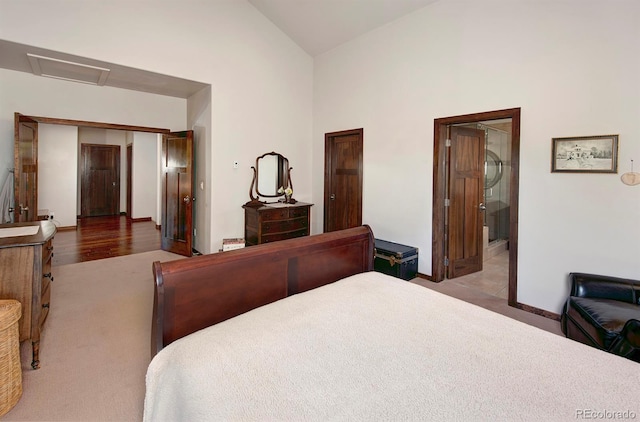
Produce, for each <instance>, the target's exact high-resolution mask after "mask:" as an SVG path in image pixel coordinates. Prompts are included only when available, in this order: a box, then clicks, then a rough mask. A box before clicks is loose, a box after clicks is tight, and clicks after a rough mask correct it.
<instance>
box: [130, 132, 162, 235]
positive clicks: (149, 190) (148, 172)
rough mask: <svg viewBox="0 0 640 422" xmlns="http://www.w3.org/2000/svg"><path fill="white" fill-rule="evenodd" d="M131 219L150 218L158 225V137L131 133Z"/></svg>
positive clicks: (150, 134) (149, 134) (151, 134)
mask: <svg viewBox="0 0 640 422" xmlns="http://www.w3.org/2000/svg"><path fill="white" fill-rule="evenodd" d="M132 153H133V160H132V163H131V164H132V169H131V176H132V177H131V190H132V192H134V193H135V194H134V195H133V198H132V199H131V202H132V204H131V218H147V217H151V219H152V220H153V221H155V222H156V224H160V218H159V215H158V211H157V205H158V167H159V165H160V161H159V160H158V159H157V158H158V135H157V134H155V133H143V132H133V151H132Z"/></svg>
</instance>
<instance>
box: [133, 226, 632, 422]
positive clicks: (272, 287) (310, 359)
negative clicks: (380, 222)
mask: <svg viewBox="0 0 640 422" xmlns="http://www.w3.org/2000/svg"><path fill="white" fill-rule="evenodd" d="M373 245H374V240H373V234H372V233H371V230H370V228H369V227H367V226H362V227H359V228H355V229H349V230H343V231H340V232H333V233H326V234H322V235H315V236H309V237H305V238H300V239H292V240H286V241H282V242H276V243H273V244H266V245H259V246H253V247H251V248H245V249H239V250H235V251H230V252H223V253H219V254H212V255H207V256H200V257H194V258H188V259H182V260H178V261H172V262H167V263H159V262H157V263H154V267H153V271H154V275H155V281H156V295H155V300H154V315H153V323H152V346H151V349H152V355H153V359H152V361H151V363H150V365H149V368H148V370H147V376H146V396H145V403H144V420H145V421H179V420H184V421H203V420H215V421H217V420H242V421H248V420H256V421H264V420H269V421H276V420H277V421H280V420H296V421H297V420H319V421H324V420H367V421H369V420H575V419H594V418H599V419H604V418H607V419H611V418H623V417H627V418H636V417H638V415H639V414H640V404H639V400H638V397H640V365H638V364H637V363H635V362H632V361H630V360H627V359H624V358H621V357H618V356H615V355H611V354H607V353H605V352H602V351H600V350H597V349H594V348H590V347H588V346H585V345H583V344H580V343H577V342H575V341H572V340H569V339H566V338H564V337H560V336H558V335H555V334H552V333H549V332H546V331H543V330H540V329H537V328H535V327H532V326H529V325H526V324H523V323H520V322H518V321H515V320H512V319H510V318H507V317H505V316H502V315H499V314H496V313H493V312H491V311H488V310H486V309H483V308H479V307H477V306H474V305H471V304H468V303H466V302H463V301H460V300H457V299H454V298H451V297H448V296H445V295H443V294H440V293H438V292H435V291H433V290H430V289H427V288H424V287H421V286H419V285H417V284H414V283H411V282H407V281H404V280H401V279H397V278H393V277H390V276H387V275H384V274H381V273H377V272H373V271H371V270H372V266H373V253H374V251H373V248H374V246H373Z"/></svg>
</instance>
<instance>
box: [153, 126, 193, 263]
mask: <svg viewBox="0 0 640 422" xmlns="http://www.w3.org/2000/svg"><path fill="white" fill-rule="evenodd" d="M194 200H195V198H193V131H192V130H187V131H184V132H174V133H169V134H166V135H163V137H162V218H161V220H162V222H161V224H162V226H161V228H162V236H161V238H162V241H161V243H162V249H163V250H165V251H168V252H173V253H176V254H180V255H184V256H191V253H192V242H193V211H192V210H193V205H192V204H193V201H194Z"/></svg>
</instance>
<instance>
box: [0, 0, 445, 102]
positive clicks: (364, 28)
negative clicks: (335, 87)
mask: <svg viewBox="0 0 640 422" xmlns="http://www.w3.org/2000/svg"><path fill="white" fill-rule="evenodd" d="M248 1H249V2H250V3H251V4H252V5H253V6H255V7H256V9H258V10H259V11H260V12H261V13H262V14H264V15H265V16H266V17H267V18H268V19H269V20H271V21H272V22H273V23H274V24H275V25H276V26H278V27H279V28H280V29H281V30H282V32H284V33H285V34H286V35H287V36H289V38H291V39H292V40H293V41H294V42H295V43H297V44H298V45H299V46H300V47H301V48H302V49H303V50H304V51H306V52H307V53H308V54H309V55H311V56H312V57H315V56H317V55H318V54H322V53H324V52H327V51H329V50H331V49H333V48H335V47H337V46H338V45H340V44H343V43H345V42H347V41H350V40H352V39H354V38H357V37H359V36H360V35H362V34H364V33H366V32H369V31H371V30H373V29H375V28H378V27H380V26H383V25H385V24H387V23H389V22H391V21H394V20H396V19H398V18H400V17H402V16H404V15H406V14H408V13H411V12H414V11H416V10H418V9H420V8H423V7H425V6H427V5H428V4H431V3H434V2H436V1H438V0H248ZM28 55H30V56H28ZM34 56H38V57H37V60H36V59H34ZM0 68H5V69H10V70H16V71H20V72H28V73H34V74H36V75H42V76H50V77H57V78H59V79H67V80H76V81H79V80H81V79H84V83H93V84H96V85H105V86H112V87H116V88H123V89H131V90H136V91H142V92H148V93H153V94H160V95H168V96H172V97H178V98H188V97H190V96H191V95H193V94H194V93H196V92H197V91H199V90H200V89H202V88H204V87H205V86H206V84H203V83H200V82H195V81H189V80H186V79H181V78H174V77H171V76H167V75H162V74H159V73H153V72H148V71H144V70H140V69H134V68H130V67H126V66H119V65H115V64H112V63H106V62H102V61H99V60H93V59H89V58H86V57H79V56H74V55H71V54H66V53H61V52H57V51H51V50H46V49H43V48H37V47H31V46H28V45H24V44H19V43H14V42H10V41H5V40H0Z"/></svg>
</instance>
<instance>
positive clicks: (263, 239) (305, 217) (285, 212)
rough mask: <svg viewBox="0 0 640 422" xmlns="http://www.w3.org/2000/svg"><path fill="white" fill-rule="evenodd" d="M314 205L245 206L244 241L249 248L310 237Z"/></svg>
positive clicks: (278, 203)
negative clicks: (311, 209) (312, 207)
mask: <svg viewBox="0 0 640 422" xmlns="http://www.w3.org/2000/svg"><path fill="white" fill-rule="evenodd" d="M312 205H313V204H305V203H303V202H296V203H295V204H285V203H281V202H276V203H273V204H264V205H263V206H260V207H253V206H248V205H245V206H243V207H242V208H244V240H245V243H246V245H247V246H251V245H259V244H261V243H268V242H275V241H278V240H284V239H291V238H294V237H301V236H308V235H309V226H310V219H311V212H310V208H311V206H312Z"/></svg>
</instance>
